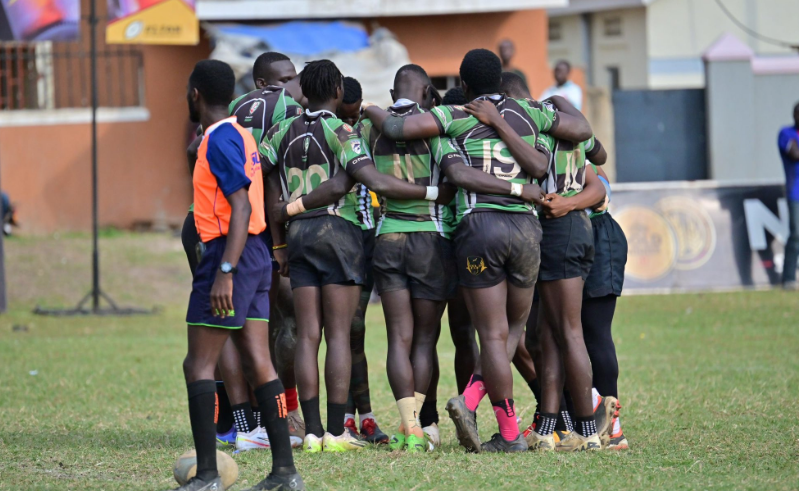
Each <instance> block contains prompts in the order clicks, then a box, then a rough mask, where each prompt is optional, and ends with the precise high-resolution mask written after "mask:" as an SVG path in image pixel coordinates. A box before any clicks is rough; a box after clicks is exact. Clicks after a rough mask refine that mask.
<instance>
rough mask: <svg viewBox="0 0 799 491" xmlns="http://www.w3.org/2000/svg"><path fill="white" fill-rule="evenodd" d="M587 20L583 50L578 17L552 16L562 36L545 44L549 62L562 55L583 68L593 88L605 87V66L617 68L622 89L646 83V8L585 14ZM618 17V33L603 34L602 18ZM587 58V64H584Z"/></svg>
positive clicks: (643, 86) (606, 78)
mask: <svg viewBox="0 0 799 491" xmlns="http://www.w3.org/2000/svg"><path fill="white" fill-rule="evenodd" d="M588 15H589V16H590V17H589V19H590V20H589V23H590V29H589V30H590V38H591V39H590V42H589V45H590V47H591V48H590V49H591V52H590V53H586V52H585V51H586V49H585V44H586V43H585V41H584V31H583V28H582V22H583V21H582V17H581V16H580V15H566V16H560V17H555V18H553V21H557V22H559V23H560V24H561V31H562V33H563V39H562V40H561V41H558V42H553V43H551V44H550V46H549V50H548V55H549V59H550V61H553V62H554V60H556V59H559V58H565V59H566V60H569V62H571V63H572V64H573V65H575V66H578V67H585V69H586V70H590V71H591V72H592V73H591V74H586V78H588V79H591V78H592V79H593V80H592V85H593V86H595V87H609V86H610V77H609V75H608V68H609V67H617V68H618V69H619V73H620V86H621V88H623V89H641V88H645V87H647V84H648V66H647V37H646V17H647V13H646V9H645V8H643V7H640V8H630V9H622V10H608V11H602V12H594V13H591V14H588ZM611 18H620V19H621V29H622V35H621V36H606V35H605V21H606V19H611ZM586 60H590V67H586V66H585V63H586Z"/></svg>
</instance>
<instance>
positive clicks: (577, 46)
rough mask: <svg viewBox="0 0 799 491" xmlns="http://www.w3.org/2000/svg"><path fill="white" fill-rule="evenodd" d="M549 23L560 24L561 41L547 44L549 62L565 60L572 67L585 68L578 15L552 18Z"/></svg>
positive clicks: (581, 29) (583, 43)
mask: <svg viewBox="0 0 799 491" xmlns="http://www.w3.org/2000/svg"><path fill="white" fill-rule="evenodd" d="M551 22H557V23H558V24H560V32H561V39H560V40H558V41H550V42H549V49H548V54H549V60H550V63H554V62H555V61H556V60H560V59H563V60H567V61H568V62H569V63H571V64H572V66H573V67H583V68H584V67H585V60H586V57H585V55H586V53H585V50H584V48H585V41H584V39H583V38H584V36H583V28H582V18H581V16H579V15H565V16H562V17H553V18H552V19H550V23H551Z"/></svg>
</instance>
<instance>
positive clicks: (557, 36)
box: [549, 19, 563, 42]
mask: <svg viewBox="0 0 799 491" xmlns="http://www.w3.org/2000/svg"><path fill="white" fill-rule="evenodd" d="M562 31H563V27H562V24H561V22H560V21H558V20H553V19H549V41H550V42H556V41H561V40H562V39H563V32H562Z"/></svg>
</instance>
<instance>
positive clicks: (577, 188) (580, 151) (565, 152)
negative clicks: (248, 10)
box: [538, 133, 598, 197]
mask: <svg viewBox="0 0 799 491" xmlns="http://www.w3.org/2000/svg"><path fill="white" fill-rule="evenodd" d="M538 143H539V145H541V146H543V147H545V148H547V149H548V150H549V151H550V152H551V156H550V158H549V169H548V170H547V175H546V176H545V178H544V182H543V185H542V186H541V188H542V189H543V190H544V192H545V193H547V194H549V193H557V194H559V195H561V196H565V197H569V196H574V195H575V194H578V193H580V192H582V190H583V187H584V186H585V163H586V156H588V155H591V152H592V151H593V150H594V149H596V148H598V147H596V146H595V143H596V138H594V137H593V136H592V137H591V138H590V139H588V140H586V141H584V142H580V143H574V142H570V141H568V140H559V139H557V138H554V137H552V136H551V135H547V134H545V133H541V134H540V135H538Z"/></svg>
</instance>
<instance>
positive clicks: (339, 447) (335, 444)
mask: <svg viewBox="0 0 799 491" xmlns="http://www.w3.org/2000/svg"><path fill="white" fill-rule="evenodd" d="M366 445H368V444H367V443H366V442H365V441H363V440H361V439H360V438H358V434H357V433H355V432H354V431H352V429H351V428H344V433H342V434H341V435H339V436H335V435H331V434H330V433H327V432H325V436H324V437H323V438H322V451H323V452H352V451H356V450H363V448H364V447H365V446H366Z"/></svg>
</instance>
